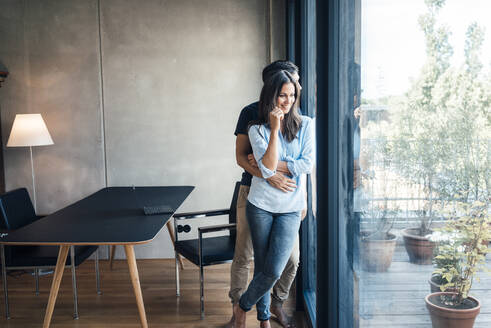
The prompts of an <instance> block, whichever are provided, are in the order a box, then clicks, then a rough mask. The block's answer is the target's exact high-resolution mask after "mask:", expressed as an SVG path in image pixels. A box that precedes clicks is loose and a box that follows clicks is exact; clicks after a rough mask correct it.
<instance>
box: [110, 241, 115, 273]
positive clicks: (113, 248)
mask: <svg viewBox="0 0 491 328" xmlns="http://www.w3.org/2000/svg"><path fill="white" fill-rule="evenodd" d="M110 249H111V250H110V252H109V269H110V270H112V269H113V260H114V253H115V252H116V245H111V248H110Z"/></svg>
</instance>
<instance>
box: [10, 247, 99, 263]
mask: <svg viewBox="0 0 491 328" xmlns="http://www.w3.org/2000/svg"><path fill="white" fill-rule="evenodd" d="M5 251H6V254H8V255H7V256H6V257H7V258H6V264H7V267H34V266H39V267H42V266H55V265H56V260H57V259H58V251H59V247H58V246H6V247H5ZM95 251H97V246H75V266H78V265H80V264H81V263H82V262H83V261H85V260H86V259H87V258H88V257H89V256H90V255H92V253H94V252H95ZM66 265H71V259H70V253H68V257H67V261H66Z"/></svg>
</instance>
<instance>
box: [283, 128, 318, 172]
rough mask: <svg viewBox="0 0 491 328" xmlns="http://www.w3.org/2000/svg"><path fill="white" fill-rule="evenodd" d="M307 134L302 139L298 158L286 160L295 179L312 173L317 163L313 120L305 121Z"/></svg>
mask: <svg viewBox="0 0 491 328" xmlns="http://www.w3.org/2000/svg"><path fill="white" fill-rule="evenodd" d="M302 123H303V124H305V127H304V129H305V132H304V136H303V139H302V145H301V151H300V155H299V156H298V158H296V159H295V158H292V157H291V156H289V157H287V158H286V159H285V161H286V165H287V167H288V170H289V171H290V173H291V174H292V177H293V178H295V177H297V176H299V175H301V174H304V173H305V174H309V173H311V172H312V168H313V166H314V161H315V138H314V124H313V121H312V119H310V118H308V119H305V120H304V121H303V122H302Z"/></svg>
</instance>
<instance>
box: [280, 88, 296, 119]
mask: <svg viewBox="0 0 491 328" xmlns="http://www.w3.org/2000/svg"><path fill="white" fill-rule="evenodd" d="M294 103H295V86H294V85H293V83H291V82H290V83H285V84H283V86H282V87H281V90H280V93H279V95H278V98H276V106H277V107H279V108H280V109H281V110H282V111H283V114H288V112H290V109H291V108H292V106H293V104H294Z"/></svg>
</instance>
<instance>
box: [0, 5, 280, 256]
mask: <svg viewBox="0 0 491 328" xmlns="http://www.w3.org/2000/svg"><path fill="white" fill-rule="evenodd" d="M267 11H268V2H267V1H264V0H248V1H244V0H180V1H179V0H168V1H157V0H146V1H136V0H100V1H97V0H86V1H77V0H69V1H67V0H63V1H61V0H58V1H55V0H50V1H46V0H45V1H35V0H25V1H18V0H0V45H1V46H0V59H1V60H2V61H3V62H4V64H5V65H6V66H7V68H8V69H9V71H10V75H9V77H8V79H7V80H6V81H5V83H4V84H3V87H2V88H1V89H0V108H1V121H2V131H3V134H4V135H3V137H2V145H3V152H4V161H5V175H6V189H7V190H11V189H13V188H16V187H19V186H27V187H28V188H29V189H30V191H31V194H32V187H31V184H32V182H31V172H30V162H29V152H28V149H26V148H6V147H5V144H6V142H7V139H8V136H9V134H10V129H11V126H12V122H13V119H14V117H15V114H17V113H42V115H43V117H44V119H45V121H46V124H47V126H48V128H49V130H50V133H51V135H52V137H53V140H54V142H55V145H53V146H45V147H37V148H34V163H35V165H34V167H35V174H36V191H37V192H36V194H37V199H38V202H37V203H38V204H37V205H38V206H37V208H38V212H39V213H50V212H52V211H55V210H57V209H59V208H62V207H64V206H66V205H67V204H70V203H71V202H74V201H76V200H78V199H80V198H82V197H84V196H86V195H88V194H90V193H92V192H94V191H96V190H98V189H100V188H102V187H104V186H106V185H107V186H124V185H180V184H190V185H194V186H196V189H195V191H194V192H193V193H192V194H191V196H190V197H189V198H188V200H187V201H186V202H185V203H184V204H183V206H182V207H181V209H180V210H185V211H188V210H200V209H214V208H222V207H227V206H228V205H229V203H230V198H231V191H232V188H233V182H234V181H235V180H237V179H239V178H240V170H239V169H238V167H237V165H236V164H235V158H234V142H235V138H234V136H233V130H234V127H235V123H236V120H237V117H238V114H239V111H240V109H241V108H242V107H243V106H244V105H246V104H248V103H250V102H252V101H254V100H256V99H257V98H258V95H259V91H260V87H261V77H260V72H261V69H262V67H263V66H264V65H266V64H267V62H268V49H269V44H268V43H267V40H268V39H269V38H268V33H269V32H268V28H269V24H268V22H267V17H268V12H267ZM273 14H274V15H273V24H272V26H273V50H274V51H273V58H274V59H276V58H283V57H284V55H285V37H284V33H283V31H285V29H284V17H285V16H284V7H283V1H279V0H278V1H276V0H275V1H274V6H273ZM222 221H223V219H222ZM105 251H106V250H103V252H105ZM118 251H119V252H118V254H117V257H119V255H121V253H122V250H118ZM136 251H137V256H138V257H139V258H152V257H171V256H172V254H173V251H172V247H171V244H170V240H169V237H168V233H167V231H162V232H161V233H160V234H159V235H158V237H157V238H156V240H154V241H153V242H152V243H150V244H147V245H142V246H139V247H138V248H137V250H136Z"/></svg>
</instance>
